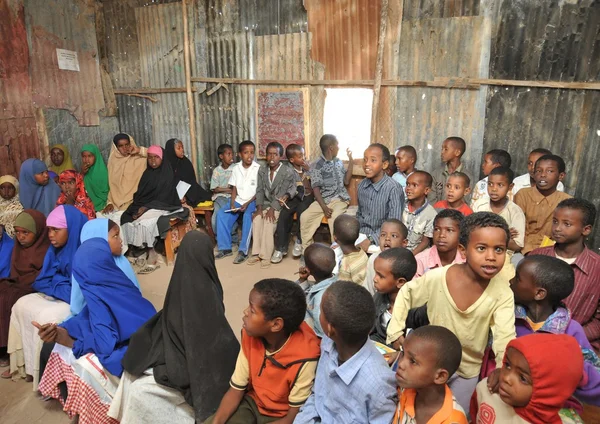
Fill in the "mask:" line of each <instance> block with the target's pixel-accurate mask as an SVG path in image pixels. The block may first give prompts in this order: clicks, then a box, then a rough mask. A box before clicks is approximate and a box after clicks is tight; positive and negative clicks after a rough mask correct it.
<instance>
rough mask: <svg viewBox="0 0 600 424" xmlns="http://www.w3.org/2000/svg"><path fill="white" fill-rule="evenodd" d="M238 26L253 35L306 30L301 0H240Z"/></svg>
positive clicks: (305, 15) (306, 24) (304, 13)
mask: <svg viewBox="0 0 600 424" xmlns="http://www.w3.org/2000/svg"><path fill="white" fill-rule="evenodd" d="M239 9H240V27H241V29H242V30H245V31H249V30H251V31H254V34H255V35H279V34H291V33H295V32H307V31H308V18H307V14H306V9H304V6H303V5H302V0H240V8H239Z"/></svg>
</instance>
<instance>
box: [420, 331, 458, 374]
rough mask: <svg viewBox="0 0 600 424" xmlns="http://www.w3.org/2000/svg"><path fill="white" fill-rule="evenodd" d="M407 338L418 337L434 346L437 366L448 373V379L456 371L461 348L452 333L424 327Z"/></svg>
mask: <svg viewBox="0 0 600 424" xmlns="http://www.w3.org/2000/svg"><path fill="white" fill-rule="evenodd" d="M409 337H411V338H415V337H418V338H421V339H424V340H427V341H428V342H430V343H432V344H434V345H435V347H436V349H435V355H436V357H437V366H438V367H439V368H443V369H445V370H446V371H448V377H451V376H452V375H453V374H454V373H455V372H456V370H458V367H459V366H460V361H461V360H462V346H461V344H460V341H459V340H458V337H456V335H454V333H453V332H452V331H450V330H448V329H447V328H446V327H441V326H439V325H426V326H424V327H419V328H417V329H416V330H414V331H412V332H411V333H410V334H409Z"/></svg>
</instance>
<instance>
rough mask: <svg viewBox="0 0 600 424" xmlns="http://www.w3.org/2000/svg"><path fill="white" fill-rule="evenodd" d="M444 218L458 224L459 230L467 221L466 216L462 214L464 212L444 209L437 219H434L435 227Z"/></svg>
mask: <svg viewBox="0 0 600 424" xmlns="http://www.w3.org/2000/svg"><path fill="white" fill-rule="evenodd" d="M444 218H448V219H451V220H452V221H454V222H456V225H458V228H460V226H461V224H462V222H463V221H464V220H465V216H464V215H463V214H462V212H460V211H457V210H456V209H442V210H441V211H439V212H438V214H437V215H436V216H435V218H433V226H434V227H435V226H436V225H437V223H438V221H439V220H440V219H444Z"/></svg>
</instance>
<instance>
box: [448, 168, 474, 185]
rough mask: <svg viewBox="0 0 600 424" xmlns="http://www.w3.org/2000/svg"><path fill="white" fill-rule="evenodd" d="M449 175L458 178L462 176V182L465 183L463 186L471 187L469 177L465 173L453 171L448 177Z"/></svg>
mask: <svg viewBox="0 0 600 424" xmlns="http://www.w3.org/2000/svg"><path fill="white" fill-rule="evenodd" d="M450 177H458V178H462V179H463V181H464V183H465V187H471V179H470V178H469V176H468V175H467V174H465V173H464V172H460V171H454V172H453V173H452V174H450V175H449V176H448V178H450Z"/></svg>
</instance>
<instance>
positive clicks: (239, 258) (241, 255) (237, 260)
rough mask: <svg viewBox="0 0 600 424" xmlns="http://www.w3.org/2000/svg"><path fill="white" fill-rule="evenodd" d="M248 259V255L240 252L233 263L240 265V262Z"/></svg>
mask: <svg viewBox="0 0 600 424" xmlns="http://www.w3.org/2000/svg"><path fill="white" fill-rule="evenodd" d="M246 259H248V255H245V254H244V253H243V252H238V255H237V256H236V258H235V259H234V260H233V263H234V264H236V265H238V264H241V263H244V262H246Z"/></svg>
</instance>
